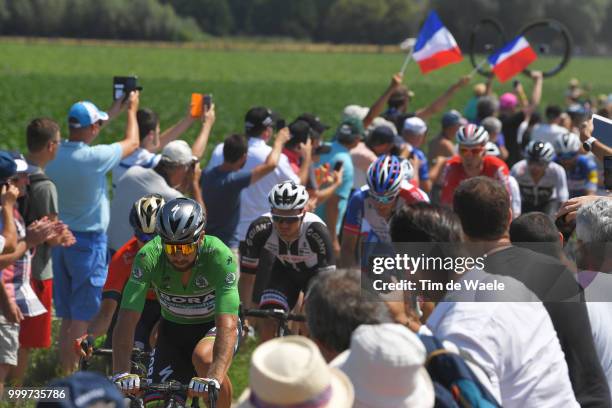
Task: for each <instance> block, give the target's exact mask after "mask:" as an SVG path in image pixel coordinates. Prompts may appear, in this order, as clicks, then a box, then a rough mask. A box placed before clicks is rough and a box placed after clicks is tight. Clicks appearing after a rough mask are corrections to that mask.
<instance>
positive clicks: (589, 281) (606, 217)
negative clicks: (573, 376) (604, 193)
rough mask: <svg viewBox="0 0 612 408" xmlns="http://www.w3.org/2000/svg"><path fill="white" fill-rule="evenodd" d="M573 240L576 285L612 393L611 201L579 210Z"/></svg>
mask: <svg viewBox="0 0 612 408" xmlns="http://www.w3.org/2000/svg"><path fill="white" fill-rule="evenodd" d="M576 238H577V239H578V242H577V245H578V248H577V251H576V264H577V267H578V270H579V271H580V272H579V273H578V281H579V283H580V284H581V286H582V287H583V288H584V296H585V300H586V301H587V310H588V312H589V321H590V322H591V330H592V333H593V340H594V341H595V350H596V351H597V355H598V356H599V359H600V361H601V364H602V368H603V370H604V373H605V375H606V378H607V379H608V387H609V388H610V390H612V274H611V272H612V257H611V256H610V253H611V252H610V247H611V246H612V200H609V199H604V198H601V199H599V200H597V201H591V202H589V203H588V204H586V205H584V206H583V207H581V208H580V209H579V210H578V215H577V216H576ZM606 249H607V250H606ZM594 271H598V272H594ZM610 397H611V398H612V391H611V395H610Z"/></svg>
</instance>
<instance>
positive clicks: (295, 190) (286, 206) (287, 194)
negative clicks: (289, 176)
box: [268, 180, 309, 210]
mask: <svg viewBox="0 0 612 408" xmlns="http://www.w3.org/2000/svg"><path fill="white" fill-rule="evenodd" d="M308 198H309V196H308V192H307V191H306V187H304V186H302V185H299V184H295V182H293V181H289V180H287V181H284V182H282V183H279V184H277V185H275V186H274V187H272V190H270V193H269V194H268V201H269V202H270V205H271V206H272V208H276V209H277V210H301V209H302V208H304V206H306V203H307V202H308Z"/></svg>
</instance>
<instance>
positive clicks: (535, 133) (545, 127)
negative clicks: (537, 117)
mask: <svg viewBox="0 0 612 408" xmlns="http://www.w3.org/2000/svg"><path fill="white" fill-rule="evenodd" d="M561 113H563V112H562V111H561V108H560V107H559V106H557V105H549V106H547V107H546V122H547V123H539V124H537V125H535V127H534V128H533V130H532V131H531V140H537V141H542V142H548V143H550V144H552V145H553V146H555V141H556V140H557V139H558V138H560V137H561V135H563V134H565V133H568V132H569V131H568V130H567V129H566V128H564V127H562V126H560V123H561Z"/></svg>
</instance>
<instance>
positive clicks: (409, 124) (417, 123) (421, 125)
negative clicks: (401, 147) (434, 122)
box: [403, 116, 427, 135]
mask: <svg viewBox="0 0 612 408" xmlns="http://www.w3.org/2000/svg"><path fill="white" fill-rule="evenodd" d="M403 130H404V131H405V132H406V131H407V132H410V133H414V134H415V135H422V134H424V133H425V132H427V124H426V123H425V122H424V121H423V119H421V118H419V117H418V116H413V117H411V118H407V119H406V120H405V121H404V128H403Z"/></svg>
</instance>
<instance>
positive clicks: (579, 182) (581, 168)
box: [565, 155, 598, 198]
mask: <svg viewBox="0 0 612 408" xmlns="http://www.w3.org/2000/svg"><path fill="white" fill-rule="evenodd" d="M565 172H566V174H567V189H568V190H569V195H570V198H571V197H580V196H583V195H585V194H586V193H587V192H589V191H596V190H597V179H598V175H597V163H596V162H595V160H593V158H592V157H591V156H583V155H580V156H578V159H577V161H576V166H574V168H573V169H572V170H567V169H566V170H565Z"/></svg>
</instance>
